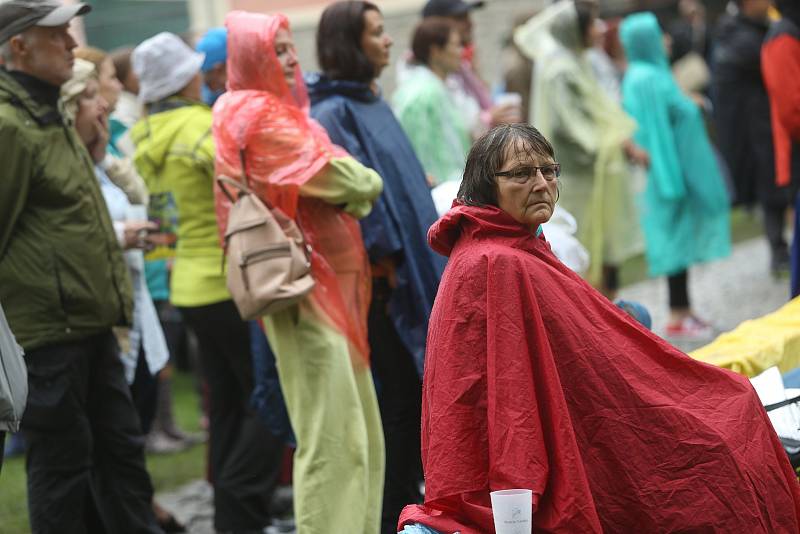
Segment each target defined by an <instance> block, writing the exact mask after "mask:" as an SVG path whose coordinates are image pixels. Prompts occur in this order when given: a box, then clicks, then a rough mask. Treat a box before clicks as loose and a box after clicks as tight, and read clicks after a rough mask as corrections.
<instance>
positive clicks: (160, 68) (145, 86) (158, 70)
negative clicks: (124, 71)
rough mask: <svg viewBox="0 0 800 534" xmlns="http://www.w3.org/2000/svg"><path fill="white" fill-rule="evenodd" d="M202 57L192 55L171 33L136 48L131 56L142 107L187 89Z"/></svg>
mask: <svg viewBox="0 0 800 534" xmlns="http://www.w3.org/2000/svg"><path fill="white" fill-rule="evenodd" d="M204 59H205V54H203V53H201V52H195V51H194V50H192V48H191V47H189V45H187V44H186V43H185V42H183V40H182V39H181V38H180V37H178V36H177V35H175V34H174V33H170V32H161V33H159V34H158V35H156V36H153V37H151V38H149V39H147V40H146V41H143V42H142V43H141V44H140V45H139V46H137V47H136V48H135V49H134V51H133V55H132V56H131V63H132V65H133V72H134V74H136V77H137V78H139V100H140V101H141V102H143V103H145V104H149V103H151V102H157V101H159V100H162V99H164V98H167V97H168V96H171V95H174V94H175V93H177V92H179V91H180V90H181V89H183V88H184V87H186V86H187V85H189V82H190V81H192V78H194V77H195V76H196V75H197V73H199V72H200V67H201V66H202V65H203V60H204Z"/></svg>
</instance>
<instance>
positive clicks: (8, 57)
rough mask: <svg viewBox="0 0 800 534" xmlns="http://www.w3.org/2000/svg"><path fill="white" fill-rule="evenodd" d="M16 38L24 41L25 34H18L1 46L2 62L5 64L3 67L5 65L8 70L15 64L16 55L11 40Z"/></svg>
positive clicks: (0, 59)
mask: <svg viewBox="0 0 800 534" xmlns="http://www.w3.org/2000/svg"><path fill="white" fill-rule="evenodd" d="M14 37H19V38H21V39H24V38H25V34H24V32H23V33H18V34H16V35H12V36H11V37H9V38H8V40H7V41H6V42H4V43H2V44H0V61H1V62H2V63H3V65H5V67H6V68H8V66H9V65H11V64H12V63H13V62H14V53H13V51H12V50H11V39H13V38H14Z"/></svg>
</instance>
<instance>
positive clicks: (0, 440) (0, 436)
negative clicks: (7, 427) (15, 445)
mask: <svg viewBox="0 0 800 534" xmlns="http://www.w3.org/2000/svg"><path fill="white" fill-rule="evenodd" d="M5 448H6V433H5V432H0V473H2V472H3V453H5Z"/></svg>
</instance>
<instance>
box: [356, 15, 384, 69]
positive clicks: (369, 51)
mask: <svg viewBox="0 0 800 534" xmlns="http://www.w3.org/2000/svg"><path fill="white" fill-rule="evenodd" d="M360 44H361V50H362V51H363V52H364V55H365V56H367V59H368V60H369V62H370V63H371V64H372V67H373V69H374V70H375V77H376V78H377V77H378V76H380V74H381V71H382V70H383V69H384V68H386V67H387V66H388V65H389V49H390V48H391V47H392V38H391V37H389V34H388V33H386V30H385V29H384V27H383V15H381V14H380V12H379V11H375V10H374V9H370V10H367V11H365V12H364V33H362V34H361V43H360Z"/></svg>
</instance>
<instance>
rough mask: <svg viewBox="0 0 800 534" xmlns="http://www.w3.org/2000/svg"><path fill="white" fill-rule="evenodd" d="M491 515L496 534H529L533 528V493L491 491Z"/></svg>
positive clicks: (526, 490) (523, 490) (524, 490)
mask: <svg viewBox="0 0 800 534" xmlns="http://www.w3.org/2000/svg"><path fill="white" fill-rule="evenodd" d="M489 495H490V496H491V498H492V515H493V516H494V530H495V532H496V533H497V534H531V530H532V528H533V520H532V517H533V491H531V490H529V489H507V490H499V491H493V492H491V493H490V494H489Z"/></svg>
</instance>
